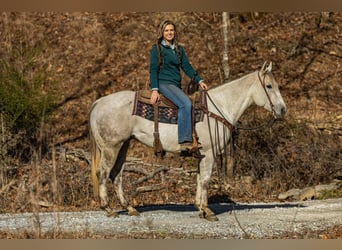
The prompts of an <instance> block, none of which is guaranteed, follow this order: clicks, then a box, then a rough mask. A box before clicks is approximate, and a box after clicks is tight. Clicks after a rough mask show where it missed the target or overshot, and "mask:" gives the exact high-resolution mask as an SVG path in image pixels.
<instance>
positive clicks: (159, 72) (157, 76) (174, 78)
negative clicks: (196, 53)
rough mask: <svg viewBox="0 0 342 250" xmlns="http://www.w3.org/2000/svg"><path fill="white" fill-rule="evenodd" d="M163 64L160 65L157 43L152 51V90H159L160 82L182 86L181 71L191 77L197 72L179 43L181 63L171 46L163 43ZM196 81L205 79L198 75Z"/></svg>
mask: <svg viewBox="0 0 342 250" xmlns="http://www.w3.org/2000/svg"><path fill="white" fill-rule="evenodd" d="M160 46H161V65H160V67H159V65H158V50H157V45H153V47H152V49H151V52H150V86H151V89H152V90H158V88H159V84H164V83H167V84H175V85H176V86H178V87H179V88H181V81H182V77H181V72H180V69H182V70H183V71H184V73H185V74H186V75H187V76H188V77H189V78H191V77H192V76H193V75H194V74H195V70H194V69H193V67H192V66H191V64H190V63H189V60H188V58H187V56H186V54H185V51H184V49H183V47H182V46H180V45H179V47H178V49H179V52H180V56H181V64H180V62H179V59H178V56H177V54H176V52H175V50H173V49H172V48H171V47H170V46H168V45H165V44H161V45H160ZM196 81H197V82H198V83H199V82H201V81H203V79H202V78H201V77H200V76H199V75H196Z"/></svg>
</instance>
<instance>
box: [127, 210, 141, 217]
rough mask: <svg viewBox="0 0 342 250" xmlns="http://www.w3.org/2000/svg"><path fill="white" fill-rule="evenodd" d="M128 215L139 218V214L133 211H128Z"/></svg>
mask: <svg viewBox="0 0 342 250" xmlns="http://www.w3.org/2000/svg"><path fill="white" fill-rule="evenodd" d="M128 215H129V216H140V213H139V212H138V211H137V210H135V209H134V210H132V211H128Z"/></svg>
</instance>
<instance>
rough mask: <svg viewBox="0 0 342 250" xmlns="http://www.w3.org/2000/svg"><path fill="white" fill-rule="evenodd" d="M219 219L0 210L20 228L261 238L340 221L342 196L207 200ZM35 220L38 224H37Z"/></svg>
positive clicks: (177, 212) (164, 211)
mask: <svg viewBox="0 0 342 250" xmlns="http://www.w3.org/2000/svg"><path fill="white" fill-rule="evenodd" d="M210 207H211V208H212V209H213V211H214V212H215V213H216V214H217V216H218V218H219V221H217V222H208V221H206V220H203V219H200V218H199V217H198V212H197V211H196V210H195V208H194V207H193V206H185V205H165V206H153V207H141V208H139V209H138V210H139V211H140V212H141V216H140V217H130V216H128V215H127V214H126V213H125V212H122V213H121V215H120V216H119V217H118V218H108V217H107V216H106V215H105V213H104V212H102V211H88V212H54V213H50V212H49V213H38V214H32V213H21V214H1V215H0V231H6V232H12V233H21V232H23V231H26V232H32V233H33V232H35V231H37V230H38V229H39V230H41V232H42V233H45V232H64V233H74V234H75V233H82V232H83V233H87V234H91V235H107V236H113V235H124V234H134V233H152V232H153V233H154V234H159V235H168V234H181V235H183V236H184V238H192V237H194V236H205V237H206V238H246V237H251V238H266V237H271V236H277V235H282V234H283V233H286V232H297V233H299V232H300V231H302V230H303V231H304V230H307V229H311V230H320V229H325V228H327V227H329V226H334V225H342V198H339V199H329V200H313V201H305V202H300V203H299V202H295V203H249V204H245V203H240V204H236V205H232V204H212V205H211V206H210ZM38 225H40V226H38Z"/></svg>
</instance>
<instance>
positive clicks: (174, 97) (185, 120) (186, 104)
mask: <svg viewBox="0 0 342 250" xmlns="http://www.w3.org/2000/svg"><path fill="white" fill-rule="evenodd" d="M159 91H160V93H161V94H163V95H164V96H165V97H166V98H168V99H169V100H170V101H172V102H173V103H174V104H175V105H176V106H177V107H178V143H183V142H192V118H191V101H190V99H189V97H188V96H187V95H186V94H185V93H184V92H183V90H182V89H180V88H179V87H177V86H176V85H173V84H165V83H161V84H159Z"/></svg>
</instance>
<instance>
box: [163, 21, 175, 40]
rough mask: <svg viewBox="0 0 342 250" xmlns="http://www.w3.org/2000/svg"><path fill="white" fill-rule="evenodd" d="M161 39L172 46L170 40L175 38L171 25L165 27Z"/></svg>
mask: <svg viewBox="0 0 342 250" xmlns="http://www.w3.org/2000/svg"><path fill="white" fill-rule="evenodd" d="M163 38H164V40H165V41H166V42H167V43H169V44H172V40H173V39H174V38H175V28H174V27H173V25H172V24H168V25H166V27H165V29H164V32H163Z"/></svg>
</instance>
